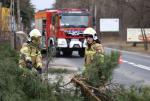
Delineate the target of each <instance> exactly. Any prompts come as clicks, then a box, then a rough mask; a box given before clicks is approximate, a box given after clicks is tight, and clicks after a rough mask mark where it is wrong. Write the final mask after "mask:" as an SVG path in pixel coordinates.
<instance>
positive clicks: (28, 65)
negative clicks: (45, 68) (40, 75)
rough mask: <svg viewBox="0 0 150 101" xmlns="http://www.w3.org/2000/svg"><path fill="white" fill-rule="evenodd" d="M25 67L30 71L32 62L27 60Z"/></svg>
mask: <svg viewBox="0 0 150 101" xmlns="http://www.w3.org/2000/svg"><path fill="white" fill-rule="evenodd" d="M26 66H27V68H28V69H30V70H31V69H32V61H29V60H27V62H26Z"/></svg>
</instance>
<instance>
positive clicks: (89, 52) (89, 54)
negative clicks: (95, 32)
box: [85, 42, 104, 65]
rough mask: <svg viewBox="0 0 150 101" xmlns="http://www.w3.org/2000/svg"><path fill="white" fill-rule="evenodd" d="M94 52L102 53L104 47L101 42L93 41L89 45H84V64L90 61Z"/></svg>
mask: <svg viewBox="0 0 150 101" xmlns="http://www.w3.org/2000/svg"><path fill="white" fill-rule="evenodd" d="M96 53H98V54H103V53H104V49H103V46H102V45H101V44H99V43H95V42H93V43H92V44H91V47H86V49H85V65H88V64H90V63H91V62H92V60H93V57H94V55H95V54H96Z"/></svg>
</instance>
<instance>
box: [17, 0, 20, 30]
mask: <svg viewBox="0 0 150 101" xmlns="http://www.w3.org/2000/svg"><path fill="white" fill-rule="evenodd" d="M17 18H18V19H17V20H18V26H17V27H18V28H17V29H18V30H21V19H20V0H17Z"/></svg>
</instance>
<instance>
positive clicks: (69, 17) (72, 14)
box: [35, 9, 92, 57]
mask: <svg viewBox="0 0 150 101" xmlns="http://www.w3.org/2000/svg"><path fill="white" fill-rule="evenodd" d="M91 25H92V19H91V16H90V13H89V12H88V10H86V9H84V10H82V9H60V10H43V11H38V12H37V13H36V14H35V28H37V29H39V30H40V32H41V33H42V49H49V48H51V49H53V50H54V51H55V53H56V55H59V54H60V52H62V53H63V55H64V56H71V55H72V52H73V51H78V54H79V55H80V56H81V57H83V56H84V52H85V47H86V40H85V38H84V36H83V31H84V30H85V28H87V27H89V26H91Z"/></svg>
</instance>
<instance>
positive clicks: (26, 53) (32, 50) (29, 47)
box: [19, 29, 42, 74]
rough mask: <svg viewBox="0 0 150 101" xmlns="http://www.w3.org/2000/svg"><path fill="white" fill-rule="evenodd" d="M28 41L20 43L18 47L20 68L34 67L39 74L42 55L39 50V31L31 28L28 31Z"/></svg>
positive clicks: (30, 68)
mask: <svg viewBox="0 0 150 101" xmlns="http://www.w3.org/2000/svg"><path fill="white" fill-rule="evenodd" d="M29 39H30V40H29V41H28V42H27V43H24V44H23V45H22V48H21V49H20V60H19V67H20V68H28V69H29V70H32V69H34V68H35V69H36V70H37V72H38V73H39V74H41V73H42V55H41V51H40V48H39V46H40V43H41V33H40V31H39V30H37V29H33V30H32V31H31V32H30V33H29Z"/></svg>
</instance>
